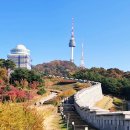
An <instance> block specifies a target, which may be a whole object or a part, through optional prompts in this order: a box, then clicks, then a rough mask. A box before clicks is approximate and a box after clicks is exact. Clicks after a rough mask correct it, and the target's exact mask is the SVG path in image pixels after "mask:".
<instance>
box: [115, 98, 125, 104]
mask: <svg viewBox="0 0 130 130" xmlns="http://www.w3.org/2000/svg"><path fill="white" fill-rule="evenodd" d="M113 103H114V104H115V105H117V106H122V105H123V101H122V100H121V99H119V98H114V99H113Z"/></svg>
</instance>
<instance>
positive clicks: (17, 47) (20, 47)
mask: <svg viewBox="0 0 130 130" xmlns="http://www.w3.org/2000/svg"><path fill="white" fill-rule="evenodd" d="M15 49H20V50H27V48H26V47H25V46H24V45H22V44H19V45H17V46H16V48H15Z"/></svg>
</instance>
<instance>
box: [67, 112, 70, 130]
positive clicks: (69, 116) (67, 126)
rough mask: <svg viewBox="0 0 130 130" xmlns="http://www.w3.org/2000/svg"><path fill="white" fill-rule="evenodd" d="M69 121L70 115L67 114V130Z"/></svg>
mask: <svg viewBox="0 0 130 130" xmlns="http://www.w3.org/2000/svg"><path fill="white" fill-rule="evenodd" d="M69 120H70V115H69V114H68V118H67V130H69Z"/></svg>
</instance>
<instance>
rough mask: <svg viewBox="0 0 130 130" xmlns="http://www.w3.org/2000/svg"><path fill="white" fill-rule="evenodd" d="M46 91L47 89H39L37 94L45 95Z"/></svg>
mask: <svg viewBox="0 0 130 130" xmlns="http://www.w3.org/2000/svg"><path fill="white" fill-rule="evenodd" d="M45 92H46V91H45V89H44V88H41V89H40V90H38V91H37V94H39V95H43V94H44V93H45Z"/></svg>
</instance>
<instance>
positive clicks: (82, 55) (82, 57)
mask: <svg viewBox="0 0 130 130" xmlns="http://www.w3.org/2000/svg"><path fill="white" fill-rule="evenodd" d="M80 67H81V68H85V64H84V46H83V43H82V53H81V63H80Z"/></svg>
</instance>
